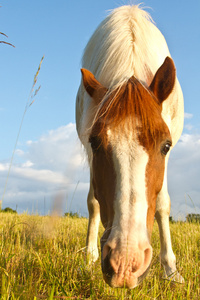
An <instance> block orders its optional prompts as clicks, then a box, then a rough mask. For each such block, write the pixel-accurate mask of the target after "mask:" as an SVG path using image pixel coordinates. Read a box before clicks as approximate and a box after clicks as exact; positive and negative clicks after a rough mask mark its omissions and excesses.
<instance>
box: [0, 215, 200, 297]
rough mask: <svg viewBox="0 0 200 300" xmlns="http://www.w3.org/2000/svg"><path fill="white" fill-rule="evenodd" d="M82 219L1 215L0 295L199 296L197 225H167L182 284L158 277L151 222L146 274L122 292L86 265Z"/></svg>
mask: <svg viewBox="0 0 200 300" xmlns="http://www.w3.org/2000/svg"><path fill="white" fill-rule="evenodd" d="M87 223H88V220H87V219H84V218H71V217H69V216H68V217H50V216H45V217H42V216H29V215H26V214H22V215H17V214H9V213H0V299H95V300H96V299H200V230H199V229H200V228H199V226H200V225H199V224H191V223H174V224H171V232H172V240H173V249H174V252H175V254H176V256H177V266H178V270H179V271H180V273H181V274H182V276H183V277H184V278H185V284H184V285H182V284H172V283H171V282H169V281H166V280H163V279H162V272H163V271H162V268H161V267H160V263H159V260H158V255H159V236H158V228H157V224H155V226H154V231H153V236H152V246H153V249H154V256H153V262H152V266H151V270H150V272H149V275H148V277H147V278H146V279H145V280H144V281H143V283H142V284H141V285H140V286H138V287H136V288H135V289H134V290H126V289H112V288H110V287H109V286H108V285H106V284H105V283H104V281H103V278H102V273H101V267H100V260H98V261H97V262H96V263H95V264H94V265H93V266H90V267H88V266H87V265H86V264H85V261H86V259H85V239H86V232H87ZM102 231H103V229H102V228H101V229H100V235H101V234H102Z"/></svg>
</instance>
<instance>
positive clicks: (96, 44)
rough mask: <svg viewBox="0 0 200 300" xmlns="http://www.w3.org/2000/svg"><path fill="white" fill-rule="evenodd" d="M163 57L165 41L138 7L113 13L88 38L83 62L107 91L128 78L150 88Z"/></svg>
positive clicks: (118, 85) (166, 53) (165, 46)
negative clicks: (133, 77)
mask: <svg viewBox="0 0 200 300" xmlns="http://www.w3.org/2000/svg"><path fill="white" fill-rule="evenodd" d="M166 56H170V54H169V50H168V47H167V44H166V41H165V39H164V37H163V35H162V34H161V33H160V31H159V30H158V29H157V27H156V26H155V25H154V24H153V22H152V19H151V17H150V15H149V14H148V13H147V12H145V11H144V10H142V9H140V8H139V5H138V6H122V7H119V8H116V9H114V10H113V11H112V12H111V14H110V15H109V16H107V17H106V18H105V20H103V21H102V22H101V24H100V25H99V26H98V28H97V29H96V31H95V32H94V34H93V35H92V37H91V38H90V40H89V42H88V44H87V46H86V48H85V51H84V55H83V58H82V65H83V67H84V68H86V69H88V70H90V71H91V72H92V73H93V74H94V75H95V77H96V78H97V80H99V81H100V82H101V84H103V85H104V86H106V87H107V88H109V89H116V88H117V87H120V86H122V85H123V84H124V83H126V82H127V80H128V79H129V78H130V77H131V76H133V75H134V76H135V77H136V78H137V79H138V80H139V81H141V82H142V83H143V84H144V85H149V84H150V83H151V80H152V78H153V76H154V74H155V72H156V71H157V69H158V68H159V67H160V66H161V64H162V63H163V61H164V59H165V57H166Z"/></svg>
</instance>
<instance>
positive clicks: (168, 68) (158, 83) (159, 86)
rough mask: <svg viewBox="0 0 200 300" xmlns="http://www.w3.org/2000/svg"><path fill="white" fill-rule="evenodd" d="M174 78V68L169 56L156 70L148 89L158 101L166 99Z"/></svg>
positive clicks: (171, 88)
mask: <svg viewBox="0 0 200 300" xmlns="http://www.w3.org/2000/svg"><path fill="white" fill-rule="evenodd" d="M175 79H176V69H175V66H174V62H173V60H172V59H171V58H170V57H166V58H165V61H164V63H163V64H162V66H161V67H160V68H159V69H158V70H157V72H156V74H155V76H154V78H153V80H152V83H151V85H150V89H151V90H152V92H153V93H154V95H155V96H156V97H157V99H158V100H159V102H160V103H162V102H163V101H164V100H166V99H167V97H168V96H169V94H170V93H171V92H172V90H173V87H174V83H175Z"/></svg>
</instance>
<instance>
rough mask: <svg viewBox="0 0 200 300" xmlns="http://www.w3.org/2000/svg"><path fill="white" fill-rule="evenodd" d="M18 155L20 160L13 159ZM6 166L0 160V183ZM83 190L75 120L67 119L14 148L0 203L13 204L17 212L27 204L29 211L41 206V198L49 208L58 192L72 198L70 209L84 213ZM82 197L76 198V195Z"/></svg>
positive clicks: (84, 170) (84, 175)
mask: <svg viewBox="0 0 200 300" xmlns="http://www.w3.org/2000/svg"><path fill="white" fill-rule="evenodd" d="M18 157H19V158H20V160H19V161H20V163H16V161H17V160H18ZM8 168H9V164H8V163H6V164H5V163H1V164H0V177H1V182H3V183H5V181H6V176H7V173H8ZM76 186H77V187H76ZM3 189H4V186H1V190H0V192H1V194H2V193H3ZM87 190H88V169H87V163H86V160H85V159H84V155H83V151H82V149H81V145H80V142H79V140H78V137H77V134H76V128H75V124H71V123H70V124H68V125H67V126H62V127H60V128H58V129H56V130H50V131H49V132H48V133H47V134H45V135H43V136H41V137H40V139H38V140H37V141H28V142H27V150H26V151H21V150H20V149H18V150H17V151H16V153H15V158H14V163H13V165H12V168H11V172H10V176H9V180H8V185H7V191H6V194H5V197H4V201H3V207H5V206H14V208H15V206H16V205H17V206H18V211H19V212H21V211H23V210H26V209H27V208H28V209H29V211H32V209H33V206H34V207H36V206H37V207H38V210H39V209H40V210H41V209H42V208H41V206H42V205H43V202H44V199H45V202H46V204H45V205H46V206H47V208H48V210H49V209H50V204H52V201H53V200H54V198H55V197H56V195H57V194H59V193H60V192H62V194H63V199H64V200H63V201H64V202H65V203H66V201H70V203H71V202H72V203H71V207H70V208H71V209H73V210H74V211H79V212H81V210H82V213H83V214H86V211H87V209H86V199H87ZM74 191H75V193H74ZM83 194H84V197H83V196H82V195H83ZM82 197H83V198H84V199H83V200H82V202H80V201H79V199H81V198H82ZM72 198H73V199H72ZM36 203H38V204H37V205H36ZM65 206H66V205H65ZM65 210H66V207H65ZM42 212H43V209H42Z"/></svg>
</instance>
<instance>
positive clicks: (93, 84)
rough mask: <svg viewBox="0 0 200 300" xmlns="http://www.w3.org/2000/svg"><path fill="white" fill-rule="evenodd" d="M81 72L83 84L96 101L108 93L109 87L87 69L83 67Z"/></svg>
mask: <svg viewBox="0 0 200 300" xmlns="http://www.w3.org/2000/svg"><path fill="white" fill-rule="evenodd" d="M81 73H82V79H83V84H84V87H85V89H86V91H87V93H88V94H89V95H90V97H92V98H93V99H94V100H95V101H96V102H100V101H101V100H102V99H103V97H104V96H105V94H106V93H107V88H105V87H104V86H103V85H102V84H101V83H100V82H99V81H98V80H97V79H96V78H95V77H94V75H93V74H92V73H91V72H90V71H88V70H87V69H81Z"/></svg>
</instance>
